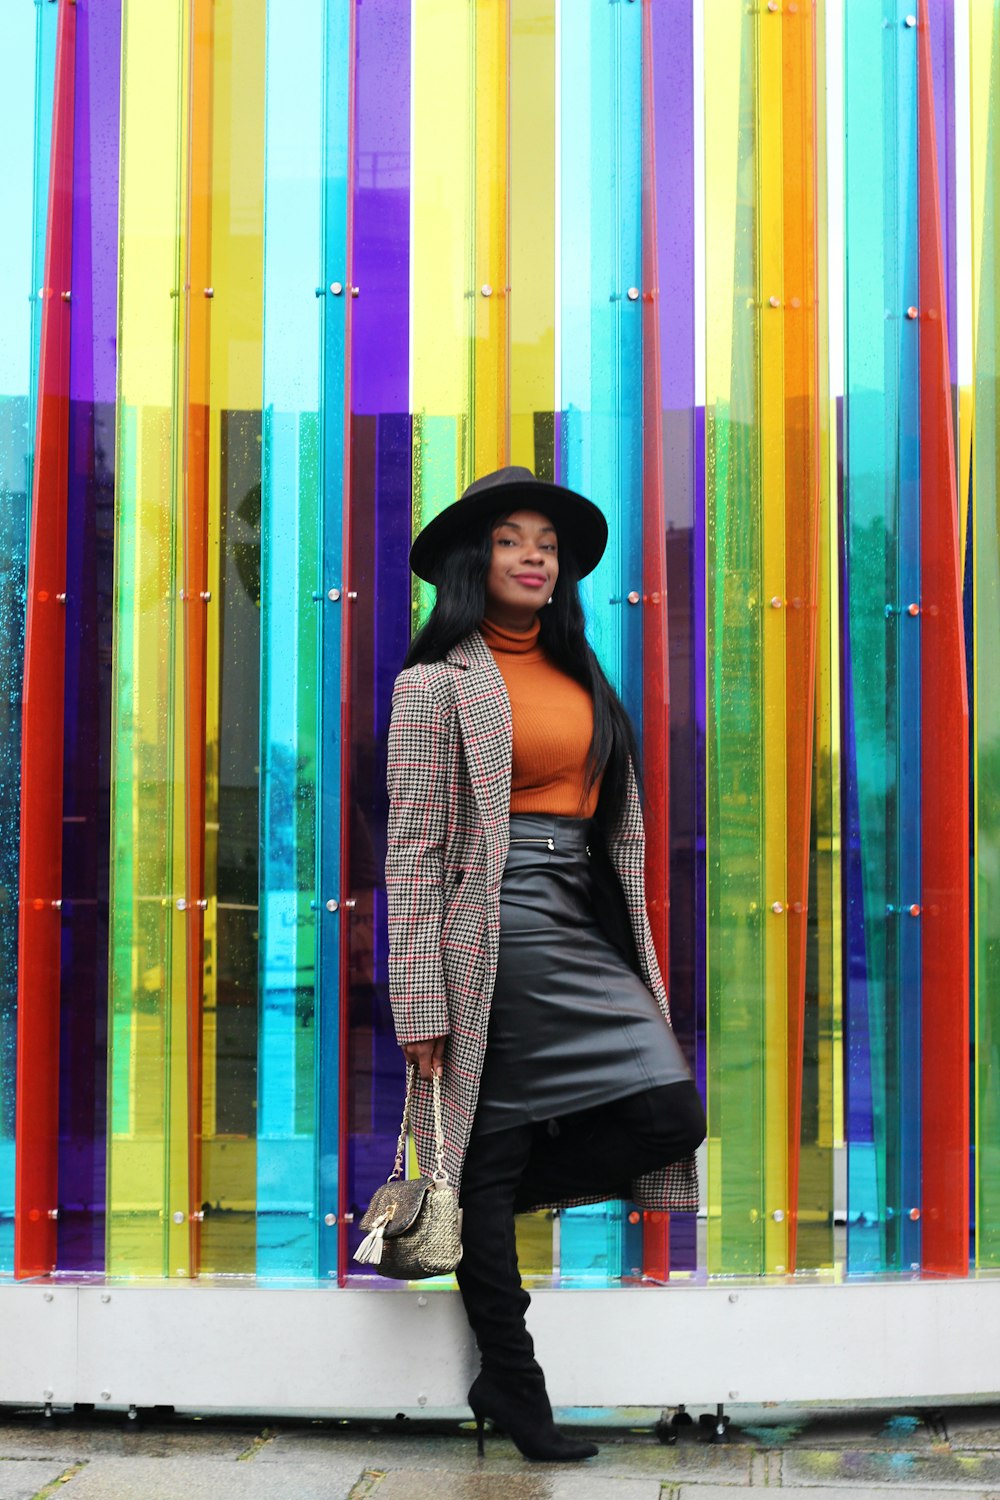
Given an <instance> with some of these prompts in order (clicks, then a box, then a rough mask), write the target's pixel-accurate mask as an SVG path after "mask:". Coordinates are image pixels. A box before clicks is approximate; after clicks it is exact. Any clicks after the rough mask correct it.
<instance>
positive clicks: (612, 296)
mask: <svg viewBox="0 0 1000 1500" xmlns="http://www.w3.org/2000/svg"><path fill="white" fill-rule="evenodd" d="M558 66H559V70H560V79H561V109H562V115H561V120H560V136H559V151H560V163H559V165H560V173H561V186H560V200H559V214H560V244H561V252H560V253H561V262H560V298H561V301H560V327H561V347H560V355H559V358H560V381H561V400H560V417H559V421H560V442H559V444H558V451H557V464H558V466H559V473H558V476H557V477H558V478H559V480H560V482H561V483H563V484H566V485H568V486H570V488H572V489H576V490H578V491H580V493H581V494H584V495H587V496H591V497H592V498H593V499H594V500H595V501H596V503H597V504H598V505H600V506H601V508H602V510H603V511H604V512H605V514H606V515H607V518H608V528H609V541H608V548H607V551H606V552H605V554H604V557H603V559H602V560H601V563H600V564H599V566H598V567H597V568H596V569H595V570H594V572H593V573H592V574H590V576H589V577H588V578H586V579H585V580H584V582H583V584H582V586H581V596H582V598H583V600H584V607H585V610H586V614H587V624H588V632H589V635H590V640H591V643H592V645H593V647H594V649H595V651H596V652H597V656H598V659H599V660H600V662H601V665H602V666H603V668H604V670H605V672H606V673H607V674H608V676H609V678H610V679H611V681H612V683H613V684H614V686H615V687H616V688H617V689H618V691H619V692H620V693H621V695H622V697H623V699H624V702H625V705H626V707H627V708H628V710H629V712H630V713H631V715H632V719H633V722H634V724H635V728H636V733H637V736H639V737H640V739H641V734H642V724H641V712H642V605H641V603H640V602H639V600H640V599H641V595H642V446H641V445H642V312H641V307H642V303H641V290H642V280H641V277H642V218H641V195H642V87H641V78H642V13H641V8H640V7H639V6H634V5H622V6H619V5H610V6H588V7H585V8H581V9H580V10H579V11H574V12H573V16H572V22H571V24H564V25H563V26H562V28H561V32H560V55H559V60H558ZM630 291H631V293H632V294H633V295H631V296H630V295H629V293H630ZM633 592H634V593H635V594H636V595H637V601H636V602H635V603H631V604H630V603H628V602H627V600H628V595H629V593H633ZM580 1215H582V1221H581V1223H580V1224H579V1226H578V1225H577V1217H578V1216H580ZM623 1215H624V1210H623V1209H622V1208H620V1207H615V1208H611V1209H607V1210H601V1211H599V1212H597V1213H596V1214H595V1213H591V1212H587V1213H584V1211H582V1210H578V1209H569V1210H567V1211H566V1213H564V1214H563V1215H562V1217H561V1228H560V1257H561V1259H560V1264H561V1267H562V1272H563V1274H564V1275H568V1276H575V1275H577V1274H586V1275H587V1276H593V1275H595V1274H598V1268H599V1273H600V1274H602V1275H606V1276H618V1275H621V1274H622V1270H623V1261H622V1253H623V1243H622V1229H621V1221H622V1219H623ZM604 1216H606V1220H607V1223H606V1225H605V1217H604ZM598 1224H600V1225H602V1226H604V1227H601V1228H600V1229H598V1230H596V1231H595V1225H598ZM612 1225H614V1226H616V1227H614V1228H612V1227H611V1226H612ZM595 1232H596V1234H597V1240H598V1241H599V1242H600V1244H601V1245H602V1246H603V1249H602V1250H601V1251H600V1253H598V1251H597V1249H596V1248H595V1239H594V1235H595ZM636 1263H637V1264H639V1265H641V1263H642V1262H641V1254H640V1255H639V1259H638V1261H637V1262H636Z"/></svg>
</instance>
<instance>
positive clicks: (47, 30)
mask: <svg viewBox="0 0 1000 1500" xmlns="http://www.w3.org/2000/svg"><path fill="white" fill-rule="evenodd" d="M7 8H8V9H9V8H10V7H7ZM58 13H59V8H58V6H56V5H52V4H51V3H50V4H44V5H36V6H35V16H36V18H37V19H36V33H35V36H36V40H35V100H34V121H35V147H34V163H35V166H34V206H33V220H34V231H33V236H32V246H31V293H32V296H31V386H30V398H31V399H30V405H29V413H30V415H29V419H28V420H29V427H30V431H31V433H32V435H33V434H34V429H35V412H36V409H37V405H38V356H39V350H40V348H41V343H42V298H41V295H40V288H41V286H42V284H43V283H44V281H45V226H46V223H47V221H48V213H49V158H50V155H51V148H52V99H53V96H54V93H55V84H56V27H57V23H58ZM4 55H5V56H6V55H7V54H4ZM5 87H6V84H5ZM15 93H16V90H15ZM29 118H30V116H29ZM31 448H32V450H34V441H33V437H32V442H31ZM28 510H29V515H30V510H31V465H30V463H29V466H28Z"/></svg>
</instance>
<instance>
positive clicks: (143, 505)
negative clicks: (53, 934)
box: [107, 0, 191, 1275]
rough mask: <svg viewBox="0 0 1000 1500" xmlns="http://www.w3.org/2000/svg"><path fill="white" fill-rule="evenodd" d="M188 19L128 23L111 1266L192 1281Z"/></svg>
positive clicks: (135, 13) (161, 11) (173, 12)
mask: <svg viewBox="0 0 1000 1500" xmlns="http://www.w3.org/2000/svg"><path fill="white" fill-rule="evenodd" d="M186 29H187V28H186V16H185V14H184V12H183V9H182V8H180V7H169V6H164V7H156V8H153V9H150V8H147V7H144V6H141V5H139V4H137V3H136V0H130V3H127V4H126V6H125V10H124V13H123V26H122V147H121V188H120V205H121V206H120V242H121V251H120V254H121V260H120V265H121V273H120V290H119V342H118V348H119V393H118V394H119V428H118V450H117V455H116V487H115V488H116V510H117V515H116V526H117V539H118V547H117V556H116V570H115V585H116V602H117V614H116V631H115V661H114V672H115V685H114V702H115V733H114V737H113V769H112V871H113V876H112V893H111V973H112V979H111V996H110V1010H111V1013H110V1027H109V1029H110V1065H109V1113H110V1127H109V1137H110V1139H109V1149H108V1209H109V1211H108V1262H107V1263H108V1269H109V1271H110V1272H111V1273H112V1274H143V1273H145V1274H152V1275H163V1274H177V1275H188V1274H189V1273H190V1271H191V1265H190V1228H189V1221H188V1212H189V1207H190V1204H189V1191H188V1170H189V1150H188V1142H189V1120H188V1104H189V1100H188V1088H187V1011H186V1003H187V994H186V983H185V958H186V928H187V916H186V910H185V903H184V889H185V837H184V712H183V701H184V700H183V656H182V647H181V629H180V626H181V621H180V613H179V611H180V608H181V605H180V601H179V600H178V597H177V591H178V579H179V577H180V548H181V535H180V525H179V510H178V504H177V497H178V493H179V485H178V481H179V475H180V470H181V463H182V442H181V422H180V420H179V410H178V409H179V400H180V389H179V374H178V372H179V371H180V370H182V369H183V365H184V361H183V344H182V334H183V319H182V316H181V312H182V307H183V299H182V295H181V293H182V280H181V276H180V267H181V265H182V264H183V263H184V262H183V254H184V246H183V242H182V223H181V220H182V215H181V205H182V203H183V202H184V197H185V181H184V162H185V142H184V122H185V120H186V116H187V109H186V104H187V101H186V95H185V66H184V64H185V60H186V57H187V35H186Z"/></svg>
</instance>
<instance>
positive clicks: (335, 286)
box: [330, 281, 344, 297]
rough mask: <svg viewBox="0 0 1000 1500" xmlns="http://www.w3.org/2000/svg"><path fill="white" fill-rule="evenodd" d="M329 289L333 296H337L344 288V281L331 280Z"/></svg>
mask: <svg viewBox="0 0 1000 1500" xmlns="http://www.w3.org/2000/svg"><path fill="white" fill-rule="evenodd" d="M330 290H331V292H332V293H333V295H334V296H335V297H339V296H340V295H341V293H342V292H343V290H344V283H343V282H342V281H331V282H330Z"/></svg>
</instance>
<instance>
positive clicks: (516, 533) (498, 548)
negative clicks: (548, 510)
mask: <svg viewBox="0 0 1000 1500" xmlns="http://www.w3.org/2000/svg"><path fill="white" fill-rule="evenodd" d="M558 577H559V557H558V540H557V538H556V529H555V527H554V526H553V524H552V522H551V521H550V520H549V518H548V516H546V515H543V514H542V512H541V511H537V510H515V511H512V512H511V514H510V515H509V516H505V517H504V519H503V520H502V521H497V522H496V524H495V525H494V527H493V553H492V556H491V558H490V567H489V572H488V573H487V575H486V611H487V614H488V615H489V617H490V619H491V620H495V621H496V623H497V624H498V625H506V626H509V627H512V628H513V629H515V630H518V629H521V630H524V629H527V628H528V627H529V626H530V625H531V624H532V622H533V620H534V618H535V615H536V614H537V612H538V610H539V609H541V608H542V606H543V605H545V604H547V603H548V602H549V598H550V597H551V594H552V590H553V589H554V588H555V585H556V579H557V578H558Z"/></svg>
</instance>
